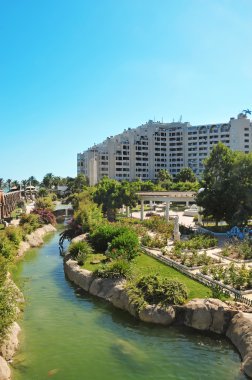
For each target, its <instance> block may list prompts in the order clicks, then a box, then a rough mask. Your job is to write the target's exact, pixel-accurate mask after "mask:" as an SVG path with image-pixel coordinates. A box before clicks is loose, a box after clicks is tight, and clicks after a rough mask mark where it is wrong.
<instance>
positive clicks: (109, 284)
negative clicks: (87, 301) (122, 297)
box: [89, 278, 118, 300]
mask: <svg viewBox="0 0 252 380" xmlns="http://www.w3.org/2000/svg"><path fill="white" fill-rule="evenodd" d="M116 283H118V280H117V281H116V280H113V279H111V278H95V279H94V280H93V282H92V284H91V285H90V288H89V293H90V294H92V295H94V296H97V297H100V298H104V299H106V300H110V299H111V298H112V296H113V291H114V287H115V285H116Z"/></svg>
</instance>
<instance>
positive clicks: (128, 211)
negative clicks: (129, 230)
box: [126, 206, 130, 218]
mask: <svg viewBox="0 0 252 380" xmlns="http://www.w3.org/2000/svg"><path fill="white" fill-rule="evenodd" d="M129 215H130V209H129V206H126V216H127V218H128V217H129Z"/></svg>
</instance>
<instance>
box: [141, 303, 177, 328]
mask: <svg viewBox="0 0 252 380" xmlns="http://www.w3.org/2000/svg"><path fill="white" fill-rule="evenodd" d="M139 318H140V319H141V321H144V322H150V323H156V324H159V325H164V326H168V325H170V324H171V323H172V322H173V321H174V320H175V310H174V308H173V307H172V306H169V307H166V308H164V307H160V306H157V305H147V306H145V307H143V308H141V310H140V311H139Z"/></svg>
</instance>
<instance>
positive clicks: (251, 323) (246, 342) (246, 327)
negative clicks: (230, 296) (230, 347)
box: [226, 312, 252, 377]
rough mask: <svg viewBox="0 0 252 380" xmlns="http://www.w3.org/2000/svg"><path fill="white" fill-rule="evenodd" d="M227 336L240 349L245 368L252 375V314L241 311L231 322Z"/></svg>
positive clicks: (247, 373)
mask: <svg viewBox="0 0 252 380" xmlns="http://www.w3.org/2000/svg"><path fill="white" fill-rule="evenodd" d="M226 335H227V337H228V338H229V339H230V340H231V341H232V343H233V344H234V345H235V346H236V348H237V349H238V350H239V352H240V354H241V357H242V359H243V370H244V372H245V373H246V375H248V376H249V377H252V314H250V313H242V312H239V313H238V314H236V315H235V316H234V317H233V319H232V321H231V322H230V324H229V327H228V330H227V332H226Z"/></svg>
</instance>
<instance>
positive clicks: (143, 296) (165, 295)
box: [128, 274, 188, 308]
mask: <svg viewBox="0 0 252 380" xmlns="http://www.w3.org/2000/svg"><path fill="white" fill-rule="evenodd" d="M128 294H129V296H130V298H131V300H132V302H133V303H134V304H136V305H137V306H138V308H141V307H142V306H143V305H144V304H146V303H147V304H155V305H162V306H164V307H165V306H168V305H181V304H183V303H184V302H185V301H186V299H187V297H188V292H187V289H186V287H185V285H184V284H182V283H181V282H180V281H177V280H170V279H168V278H163V277H161V276H159V275H158V274H156V275H152V274H150V275H146V276H142V277H140V278H139V279H138V280H136V281H135V282H133V283H131V284H130V285H129V287H128Z"/></svg>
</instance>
